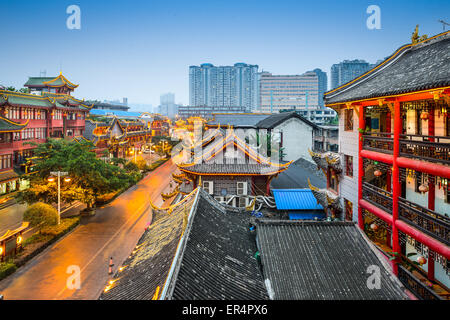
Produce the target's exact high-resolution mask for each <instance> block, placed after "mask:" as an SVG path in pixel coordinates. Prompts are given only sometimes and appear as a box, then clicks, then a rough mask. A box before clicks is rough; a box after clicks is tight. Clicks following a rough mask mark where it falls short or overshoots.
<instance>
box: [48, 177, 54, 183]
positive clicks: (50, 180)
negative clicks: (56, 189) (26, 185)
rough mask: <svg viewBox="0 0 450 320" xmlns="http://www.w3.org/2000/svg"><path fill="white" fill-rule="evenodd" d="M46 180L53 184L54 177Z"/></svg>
mask: <svg viewBox="0 0 450 320" xmlns="http://www.w3.org/2000/svg"><path fill="white" fill-rule="evenodd" d="M47 180H48V182H55V177H49V178H48V179H47Z"/></svg>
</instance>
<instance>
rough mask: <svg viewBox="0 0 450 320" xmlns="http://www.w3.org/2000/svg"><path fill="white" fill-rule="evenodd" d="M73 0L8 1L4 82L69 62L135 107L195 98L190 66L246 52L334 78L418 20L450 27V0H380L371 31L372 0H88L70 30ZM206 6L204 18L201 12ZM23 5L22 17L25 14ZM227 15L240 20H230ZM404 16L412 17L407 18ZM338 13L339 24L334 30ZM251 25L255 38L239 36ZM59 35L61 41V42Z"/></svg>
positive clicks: (434, 29) (392, 46)
mask: <svg viewBox="0 0 450 320" xmlns="http://www.w3.org/2000/svg"><path fill="white" fill-rule="evenodd" d="M70 4H71V3H70V2H67V1H63V2H61V3H57V4H54V3H52V2H50V1H43V2H40V3H39V4H36V3H33V2H31V1H24V2H21V3H17V2H12V1H6V2H4V3H2V4H1V5H0V8H1V10H2V11H3V12H7V13H8V14H7V15H6V17H5V19H2V21H1V22H0V26H1V27H2V30H5V32H7V33H8V34H13V35H14V36H13V37H11V40H10V41H9V47H8V50H6V51H5V52H4V53H2V56H3V61H7V62H8V64H3V63H2V67H3V68H2V75H1V76H0V83H1V84H2V85H5V86H10V85H11V86H15V87H22V86H23V84H24V83H25V82H26V80H27V78H28V77H29V76H39V73H40V71H43V70H46V73H47V76H54V75H55V76H56V75H57V74H58V73H59V71H61V70H62V72H63V73H64V74H65V75H66V76H67V77H69V78H70V79H72V80H73V81H74V82H75V83H76V84H79V85H80V86H79V88H78V90H77V97H79V98H85V99H98V100H105V99H106V100H116V99H122V97H128V102H129V104H130V105H131V106H132V105H133V104H151V105H153V106H157V105H158V103H159V97H160V95H161V94H162V93H164V92H174V93H175V94H176V96H177V101H176V102H177V103H183V104H185V105H187V104H189V79H188V70H189V66H190V65H200V64H202V63H212V64H214V65H232V64H234V63H236V62H239V61H243V62H245V63H248V64H258V65H259V66H260V71H264V70H269V71H270V72H272V73H274V74H302V73H304V72H306V71H308V70H313V69H315V68H320V69H322V70H323V71H325V72H327V74H328V78H330V68H331V65H332V64H335V63H339V62H340V61H343V60H346V59H347V60H352V59H363V60H366V61H368V62H369V63H375V62H376V61H378V60H380V59H383V58H384V57H386V56H387V55H388V54H389V53H391V52H392V51H394V50H396V49H397V48H399V47H400V46H402V45H404V44H406V43H409V42H410V40H411V39H410V37H411V34H412V32H413V31H414V27H415V25H416V24H419V25H420V29H419V32H420V34H428V35H434V34H437V33H440V32H442V25H441V24H440V23H438V22H437V20H439V19H444V20H448V17H447V16H445V14H443V12H449V10H448V9H450V4H449V3H448V2H446V1H432V2H427V3H419V2H416V1H413V2H411V1H408V2H406V1H399V2H396V3H389V2H387V1H380V2H378V3H377V4H376V5H378V6H379V7H380V10H381V29H380V30H370V29H368V28H367V26H366V20H367V18H368V17H369V14H367V13H366V10H367V7H368V6H369V5H370V3H368V2H359V3H358V4H355V3H354V2H350V1H344V2H340V3H334V2H331V1H329V2H326V5H325V6H324V3H323V2H321V3H317V4H314V3H298V2H295V1H282V2H277V3H273V2H272V3H271V2H268V1H259V2H258V6H255V4H256V2H255V1H244V2H236V3H233V2H231V3H230V2H228V3H226V4H225V3H218V2H204V1H197V2H194V3H184V2H180V1H172V2H169V3H162V2H158V1H154V2H151V3H148V2H142V1H136V2H135V5H133V6H127V7H122V6H121V5H120V4H118V3H108V4H106V2H103V1H98V2H95V3H89V2H86V1H80V2H79V3H77V5H79V6H80V9H81V29H80V30H69V29H67V28H66V19H67V17H68V16H69V15H68V14H66V8H67V7H68V6H69V5H70ZM406 4H407V5H406ZM236 6H237V7H238V8H239V10H235V8H236ZM324 7H326V8H327V10H325V11H324V10H323V9H322V8H324ZM38 8H39V9H40V10H39V12H40V14H39V16H36V15H34V12H35V10H37V9H38ZM250 11H251V13H250ZM199 12H202V17H203V16H204V17H203V18H202V19H198V17H199ZM18 14H20V16H21V19H15V17H17V15H18ZM123 17H126V18H127V19H123ZM131 17H132V18H133V19H130V18H131ZM225 18H226V19H227V20H226V21H229V22H230V25H228V26H227V25H226V24H224V23H223V19H225ZM399 19H400V20H402V21H405V22H404V23H401V24H399V23H398V21H399ZM125 20H126V21H125ZM19 21H21V22H20V23H19ZM220 21H222V22H220ZM261 21H266V22H265V23H264V24H259V22H261ZM267 21H270V22H267ZM324 21H327V22H328V23H326V24H325V23H323V22H324ZM332 21H335V22H336V26H335V27H333V28H332V30H330V22H332ZM341 21H345V23H340V22H341ZM205 26H207V27H205ZM256 26H257V27H256ZM30 30H33V32H30ZM250 32H251V33H252V37H251V38H248V37H243V36H239V35H240V34H246V33H250ZM39 34H41V35H43V34H45V37H39V36H36V35H39ZM275 35H277V37H275ZM55 39H56V40H55ZM296 39H297V40H296ZM51 40H53V41H56V42H57V43H58V45H57V46H55V45H51V43H53V41H51ZM381 43H383V45H378V44H381ZM30 47H32V48H33V50H30V49H29V48H30ZM280 48H281V50H280ZM349 52H351V54H349ZM0 63H1V62H0ZM329 88H330V84H329Z"/></svg>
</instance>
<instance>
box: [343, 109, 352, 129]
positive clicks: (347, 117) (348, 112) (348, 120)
mask: <svg viewBox="0 0 450 320" xmlns="http://www.w3.org/2000/svg"><path fill="white" fill-rule="evenodd" d="M344 122H345V123H344V130H345V131H353V109H345V111H344Z"/></svg>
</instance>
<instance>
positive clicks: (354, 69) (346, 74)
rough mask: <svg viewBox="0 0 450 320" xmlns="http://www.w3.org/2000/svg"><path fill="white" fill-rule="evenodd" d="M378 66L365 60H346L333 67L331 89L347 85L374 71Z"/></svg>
mask: <svg viewBox="0 0 450 320" xmlns="http://www.w3.org/2000/svg"><path fill="white" fill-rule="evenodd" d="M375 65H376V64H370V63H368V62H367V61H365V60H344V61H342V62H340V63H337V64H333V65H332V66H331V89H334V88H337V87H339V86H341V85H343V84H344V83H347V82H349V81H351V80H353V79H355V78H356V77H359V76H360V75H362V74H363V73H365V72H367V71H369V70H370V69H372V68H373V67H374V66H375Z"/></svg>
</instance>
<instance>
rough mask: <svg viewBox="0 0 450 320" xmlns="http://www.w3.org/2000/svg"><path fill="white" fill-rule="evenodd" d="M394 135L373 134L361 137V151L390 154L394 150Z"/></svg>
mask: <svg viewBox="0 0 450 320" xmlns="http://www.w3.org/2000/svg"><path fill="white" fill-rule="evenodd" d="M393 137H394V134H393V133H387V132H373V133H366V134H364V135H363V149H366V150H371V151H378V152H383V153H392V152H393V150H394V140H393Z"/></svg>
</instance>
